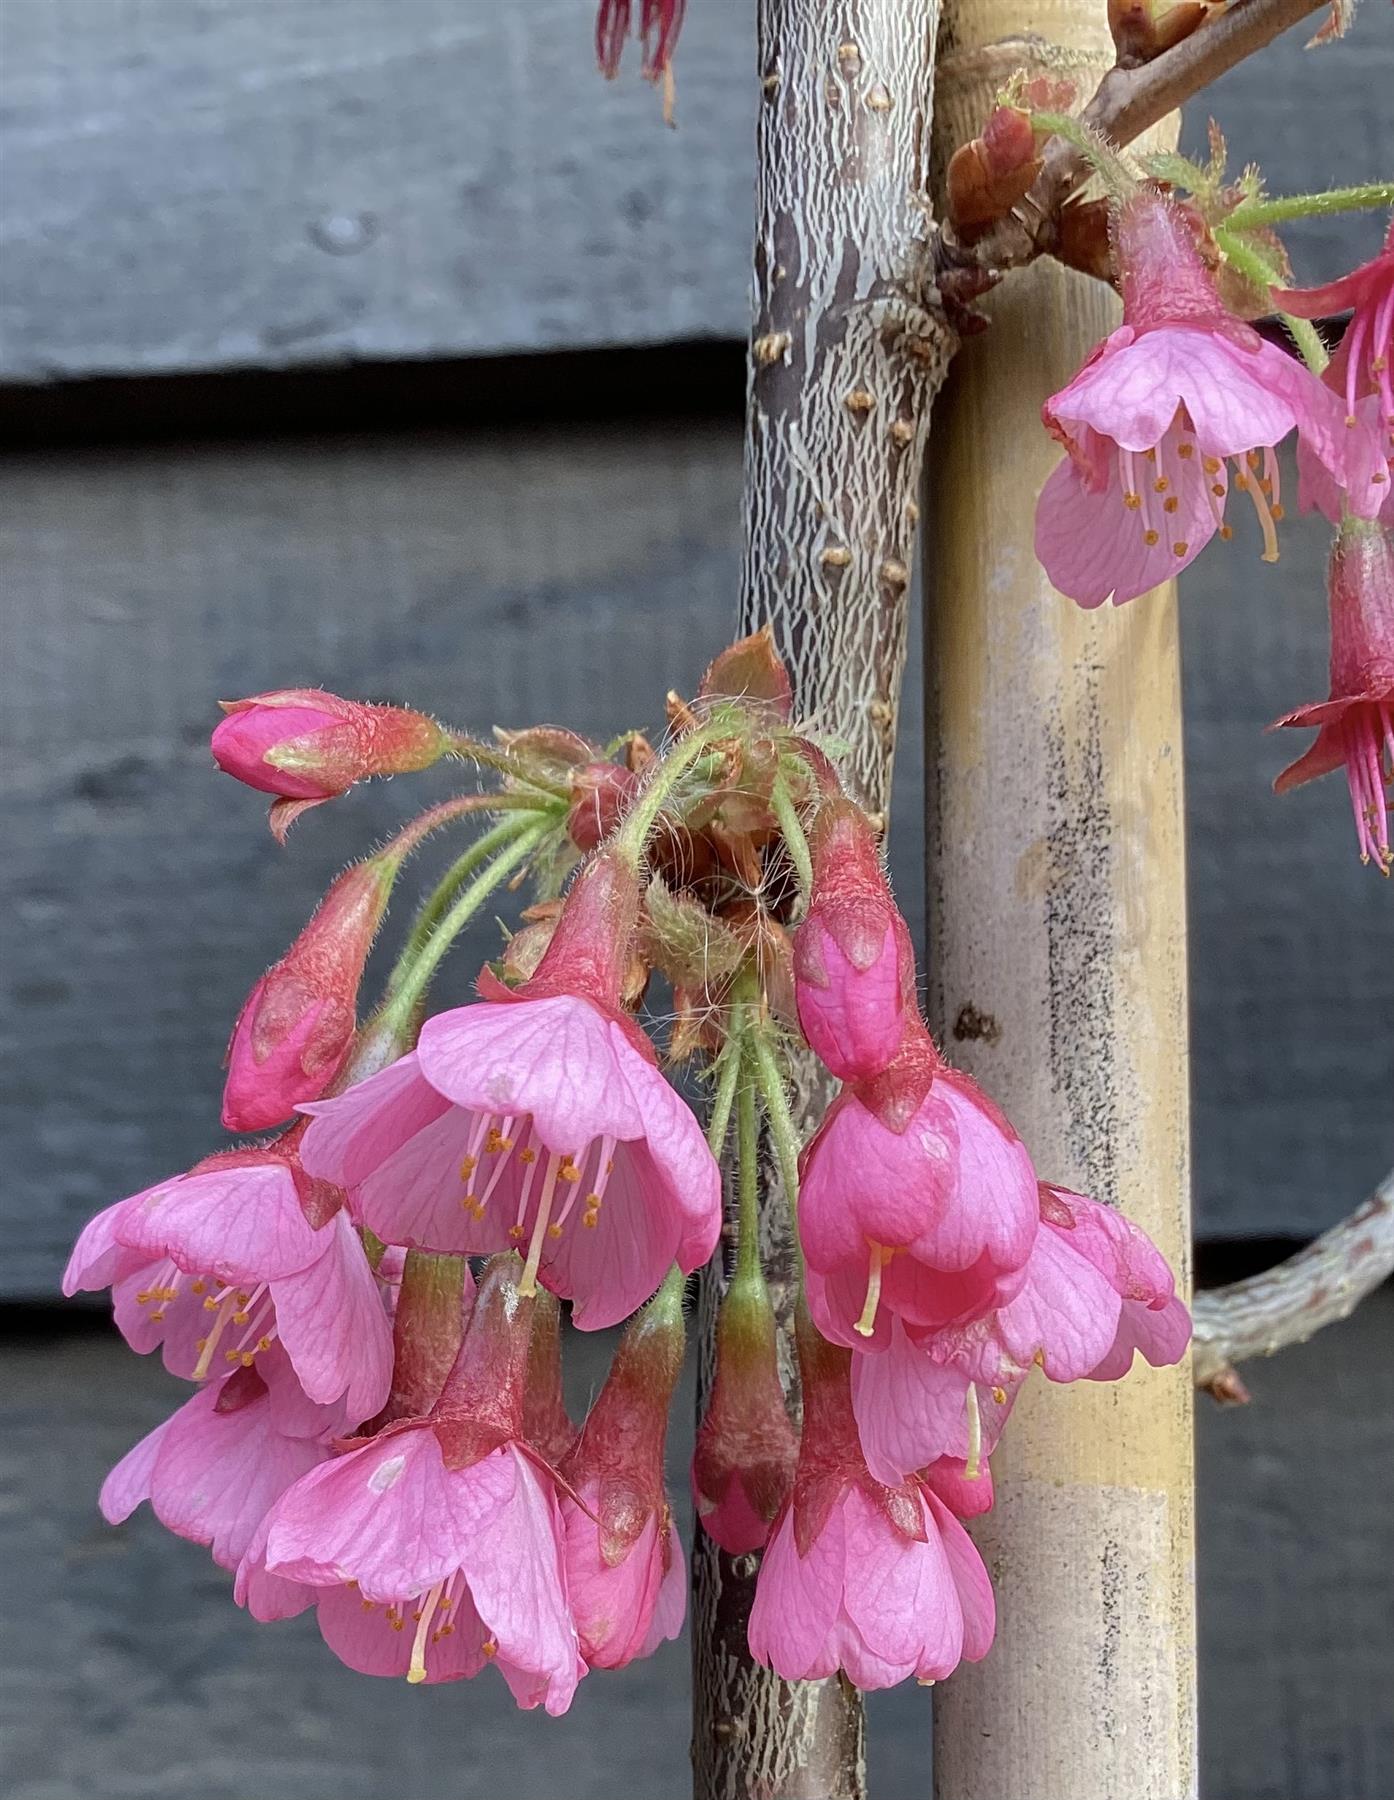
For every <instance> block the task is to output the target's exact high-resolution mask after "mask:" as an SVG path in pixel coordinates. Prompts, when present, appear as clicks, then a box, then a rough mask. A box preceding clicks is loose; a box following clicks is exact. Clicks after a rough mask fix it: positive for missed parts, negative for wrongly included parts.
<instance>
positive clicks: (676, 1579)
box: [634, 1530, 687, 1657]
mask: <svg viewBox="0 0 1394 1800" xmlns="http://www.w3.org/2000/svg"><path fill="white" fill-rule="evenodd" d="M686 1617H687V1559H686V1557H685V1556H684V1555H683V1553H682V1545H681V1544H680V1543H679V1541H678V1534H677V1532H676V1531H672V1530H670V1531H669V1533H668V1567H667V1569H666V1570H665V1571H664V1574H663V1579H662V1581H661V1582H660V1583H659V1585H658V1600H657V1602H656V1604H655V1606H654V1609H653V1617H652V1618H651V1619H650V1620H649V1628H648V1630H647V1632H645V1634H644V1640H643V1642H642V1643H641V1644H640V1646H639V1648H638V1649H637V1650H636V1651H635V1652H634V1654H635V1656H636V1657H641V1656H652V1655H653V1653H654V1651H655V1650H657V1648H658V1646H659V1645H660V1644H666V1643H669V1642H671V1640H672V1639H673V1638H675V1637H678V1636H680V1635H681V1633H682V1624H683V1620H684V1619H685V1618H686Z"/></svg>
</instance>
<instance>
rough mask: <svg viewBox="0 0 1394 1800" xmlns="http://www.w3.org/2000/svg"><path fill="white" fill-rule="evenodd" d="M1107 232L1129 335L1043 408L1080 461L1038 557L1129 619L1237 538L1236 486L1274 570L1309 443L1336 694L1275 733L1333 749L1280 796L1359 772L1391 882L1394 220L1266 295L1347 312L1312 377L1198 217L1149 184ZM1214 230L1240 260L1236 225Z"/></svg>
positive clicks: (1306, 309) (1302, 481) (1298, 770)
mask: <svg viewBox="0 0 1394 1800" xmlns="http://www.w3.org/2000/svg"><path fill="white" fill-rule="evenodd" d="M1229 204H1232V201H1230V202H1229ZM1236 216H1241V217H1242V212H1241V213H1240V214H1238V215H1236ZM1111 229H1112V267H1113V272H1114V275H1115V278H1116V280H1117V283H1118V286H1119V289H1120V291H1121V293H1122V297H1123V322H1122V324H1121V325H1120V326H1119V327H1118V329H1117V330H1116V331H1114V332H1113V333H1111V334H1110V336H1109V337H1108V338H1107V339H1106V340H1105V341H1104V343H1102V344H1101V345H1099V347H1098V348H1097V349H1096V350H1095V351H1094V353H1093V355H1092V356H1091V357H1090V358H1089V360H1088V361H1087V362H1086V363H1085V365H1084V367H1083V368H1082V369H1081V370H1080V371H1079V373H1078V374H1077V375H1076V376H1075V377H1074V379H1073V380H1072V381H1071V382H1070V383H1069V384H1068V385H1067V386H1066V387H1064V388H1062V389H1061V390H1060V392H1059V393H1057V394H1054V395H1052V396H1051V397H1050V399H1049V400H1047V401H1046V403H1045V407H1044V410H1043V417H1044V421H1045V425H1046V428H1047V430H1049V431H1050V432H1051V434H1052V435H1053V436H1054V437H1055V438H1057V439H1058V440H1059V442H1060V443H1061V444H1062V446H1063V447H1064V449H1065V452H1066V454H1065V457H1064V459H1063V460H1062V461H1061V462H1060V464H1059V465H1058V467H1057V468H1056V469H1055V470H1054V472H1053V473H1052V475H1051V476H1050V478H1049V480H1048V481H1047V482H1046V484H1045V487H1044V489H1043V490H1042V492H1041V496H1040V501H1039V504H1038V507H1037V513H1036V553H1037V556H1038V557H1039V559H1040V562H1041V564H1042V566H1043V568H1044V569H1045V572H1046V574H1047V575H1048V576H1049V578H1050V580H1051V582H1052V583H1053V584H1054V586H1055V587H1056V588H1058V589H1059V590H1060V592H1061V593H1063V594H1065V595H1067V596H1069V597H1070V598H1072V599H1074V600H1076V601H1078V603H1079V604H1080V605H1081V606H1086V607H1094V606H1099V605H1101V604H1102V603H1103V602H1104V601H1106V600H1110V599H1111V600H1112V601H1113V603H1114V604H1115V605H1121V604H1122V603H1123V602H1124V601H1127V600H1132V599H1134V598H1136V597H1137V596H1138V595H1140V594H1144V593H1146V592H1147V591H1148V590H1149V589H1151V588H1153V587H1156V586H1157V585H1158V584H1159V583H1160V582H1163V581H1165V580H1167V579H1168V578H1169V577H1170V576H1172V575H1175V574H1177V573H1179V572H1180V571H1181V570H1182V569H1184V568H1186V567H1187V566H1188V565H1189V564H1190V563H1191V562H1193V561H1194V560H1195V558H1196V557H1197V556H1198V555H1199V554H1200V552H1201V551H1202V550H1203V549H1204V548H1205V546H1206V545H1207V544H1208V543H1209V542H1210V540H1211V539H1212V538H1214V537H1217V536H1218V537H1220V538H1221V539H1227V538H1229V537H1230V536H1231V527H1230V525H1229V524H1228V523H1227V520H1226V509H1227V504H1228V501H1229V498H1230V495H1231V492H1232V491H1234V490H1237V491H1238V492H1239V493H1241V494H1242V495H1243V496H1244V497H1245V499H1246V500H1248V501H1249V503H1250V504H1251V505H1252V507H1253V510H1254V513H1255V515H1256V517H1257V520H1258V523H1259V525H1260V527H1261V530H1262V535H1263V544H1264V550H1263V558H1264V561H1266V562H1273V561H1276V560H1277V556H1278V529H1277V528H1278V524H1279V522H1280V521H1281V519H1282V517H1283V506H1282V501H1281V497H1280V496H1281V478H1280V473H1279V462H1278V454H1277V452H1278V447H1279V446H1280V445H1281V444H1282V443H1283V441H1284V440H1285V439H1286V438H1288V437H1289V435H1290V434H1293V433H1295V434H1296V439H1297V469H1298V476H1299V482H1298V495H1299V502H1300V504H1301V506H1302V508H1303V510H1304V511H1305V510H1316V511H1319V512H1320V513H1322V514H1323V515H1324V516H1325V517H1326V518H1327V519H1328V520H1329V521H1330V522H1331V524H1332V525H1333V526H1334V527H1335V528H1336V537H1335V543H1334V546H1333V549H1332V554H1331V565H1330V566H1331V574H1330V583H1329V597H1330V608H1331V694H1330V697H1329V699H1327V700H1326V701H1323V702H1321V703H1320V704H1318V705H1313V706H1306V707H1302V708H1300V709H1299V710H1297V711H1295V712H1292V713H1289V714H1288V715H1287V716H1286V717H1285V718H1283V719H1281V720H1280V721H1279V723H1280V724H1282V725H1292V726H1299V725H1305V726H1316V727H1317V728H1318V731H1319V736H1318V739H1317V742H1316V743H1315V745H1314V746H1313V747H1312V749H1311V750H1309V751H1308V752H1307V754H1306V755H1305V756H1303V757H1301V758H1300V759H1299V760H1298V761H1297V762H1296V763H1294V764H1293V765H1292V767H1291V768H1290V769H1288V770H1287V771H1286V772H1285V773H1284V774H1283V775H1281V776H1280V777H1279V778H1278V781H1277V783H1276V785H1277V787H1278V789H1279V791H1282V790H1284V789H1287V788H1289V787H1294V786H1296V785H1297V784H1298V783H1300V782H1304V781H1308V780H1311V779H1312V778H1313V777H1315V776H1317V775H1322V774H1326V773H1327V772H1328V771H1331V770H1335V769H1340V768H1344V769H1345V772H1346V777H1347V781H1348V783H1349V787H1350V794H1351V802H1352V806H1353V810H1354V814H1355V822H1356V835H1357V841H1358V844H1359V849H1360V854H1361V858H1362V860H1364V861H1366V862H1372V863H1373V864H1374V865H1375V866H1376V867H1377V868H1379V869H1380V870H1382V871H1383V873H1385V874H1388V873H1389V872H1390V868H1391V865H1392V864H1394V853H1391V849H1390V839H1389V818H1388V813H1389V793H1390V788H1391V786H1392V785H1394V578H1392V571H1394V552H1391V544H1390V532H1391V530H1394V480H1391V472H1392V471H1394V225H1392V226H1391V227H1390V228H1389V231H1388V233H1387V235H1386V237H1385V241H1384V246H1383V248H1382V249H1381V251H1380V252H1379V254H1378V255H1377V256H1375V257H1374V258H1373V259H1372V260H1371V261H1370V262H1367V263H1365V264H1363V265H1362V266H1361V267H1360V268H1358V269H1356V270H1354V271H1353V272H1352V273H1351V274H1349V275H1347V276H1345V277H1343V278H1342V279H1341V280H1340V281H1336V282H1333V283H1331V284H1329V285H1328V286H1325V287H1320V288H1309V289H1296V288H1282V287H1279V286H1277V285H1273V286H1271V287H1270V285H1269V284H1268V283H1267V282H1264V283H1262V284H1261V288H1260V292H1261V295H1262V300H1261V302H1260V304H1262V305H1264V306H1267V305H1268V304H1269V303H1270V294H1271V303H1272V304H1273V305H1275V306H1277V307H1279V308H1281V309H1282V310H1283V311H1284V312H1286V313H1287V314H1288V315H1289V316H1290V317H1292V318H1294V319H1296V320H1302V319H1316V318H1323V317H1327V316H1330V315H1334V314H1338V313H1340V312H1342V311H1343V310H1345V309H1350V310H1351V317H1350V323H1349V326H1348V328H1347V330H1346V332H1345V335H1344V337H1343V339H1342V342H1341V345H1340V347H1339V349H1338V350H1337V352H1336V354H1335V355H1334V356H1332V357H1331V358H1330V360H1329V361H1327V360H1326V356H1325V351H1324V349H1323V348H1322V346H1321V343H1320V340H1319V339H1316V338H1315V336H1314V335H1313V337H1312V339H1311V345H1310V348H1311V352H1312V357H1313V362H1314V364H1315V365H1317V366H1314V367H1310V368H1309V367H1308V366H1307V365H1306V363H1304V362H1303V361H1301V360H1299V359H1297V358H1295V357H1293V356H1291V355H1289V354H1288V353H1287V352H1286V351H1284V350H1283V349H1281V348H1279V347H1278V345H1276V344H1275V343H1272V342H1270V341H1268V340H1267V339H1265V338H1264V337H1262V336H1261V335H1260V334H1259V332H1258V331H1257V330H1256V329H1255V328H1254V326H1253V325H1252V324H1250V323H1248V322H1247V321H1246V320H1245V319H1244V318H1241V317H1239V316H1237V315H1236V313H1235V312H1233V311H1231V310H1230V308H1229V307H1227V306H1226V304H1225V301H1224V299H1223V298H1222V294H1221V286H1220V277H1222V276H1224V275H1226V274H1227V273H1228V269H1227V266H1225V265H1222V266H1221V267H1220V268H1219V269H1218V270H1217V269H1216V267H1215V266H1214V264H1215V263H1216V261H1217V260H1218V257H1219V252H1218V251H1217V250H1216V248H1215V245H1214V242H1213V241H1211V240H1210V239H1209V234H1208V232H1207V229H1206V223H1205V220H1204V218H1202V217H1201V216H1199V215H1198V213H1197V212H1196V211H1195V209H1192V208H1185V209H1183V208H1182V207H1181V206H1180V205H1178V204H1176V203H1175V201H1174V200H1173V199H1172V198H1170V197H1168V196H1164V195H1163V194H1161V193H1160V192H1158V191H1157V190H1156V189H1155V188H1148V187H1144V188H1140V189H1139V190H1138V191H1136V192H1135V193H1132V194H1130V195H1127V196H1126V197H1124V198H1122V199H1119V200H1116V201H1115V203H1114V206H1113V209H1112V218H1111ZM1216 235H1217V236H1218V237H1219V238H1220V239H1221V240H1222V242H1225V243H1231V246H1232V247H1233V248H1236V250H1237V251H1238V252H1240V253H1242V248H1243V247H1242V245H1237V246H1236V245H1234V244H1233V240H1230V239H1228V238H1226V237H1225V233H1224V228H1223V226H1222V227H1220V229H1219V231H1218V233H1217V234H1216ZM1207 250H1208V252H1209V255H1208V256H1207ZM1260 267H1262V265H1260ZM1321 365H1324V366H1321Z"/></svg>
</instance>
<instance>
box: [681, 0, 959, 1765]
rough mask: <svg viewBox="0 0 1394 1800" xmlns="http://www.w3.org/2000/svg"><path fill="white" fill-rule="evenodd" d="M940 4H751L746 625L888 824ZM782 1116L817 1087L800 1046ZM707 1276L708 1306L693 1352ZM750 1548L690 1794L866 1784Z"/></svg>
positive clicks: (716, 1566)
mask: <svg viewBox="0 0 1394 1800" xmlns="http://www.w3.org/2000/svg"><path fill="white" fill-rule="evenodd" d="M937 23H938V5H937V0H760V3H759V60H758V77H759V81H760V84H761V96H762V98H761V108H760V119H759V125H758V135H757V218H756V237H755V282H754V288H755V292H754V313H755V322H754V331H753V335H752V343H751V351H750V364H749V392H748V402H747V417H746V448H745V562H744V573H743V581H742V592H741V608H740V629H741V630H742V632H747V631H753V630H755V629H757V628H758V627H759V626H761V625H763V624H766V623H768V624H770V625H772V626H773V628H774V632H775V637H776V641H777V643H778V647H779V650H780V653H781V655H782V656H784V658H785V659H786V661H787V663H788V665H789V669H790V673H791V675H792V676H793V679H794V692H795V696H796V704H797V707H798V711H799V714H800V716H801V717H803V718H805V719H807V720H808V721H810V722H811V724H812V725H813V726H814V727H815V728H816V729H818V730H820V731H822V732H824V733H826V734H828V735H829V736H832V737H835V738H838V739H840V740H841V742H842V746H843V749H844V751H845V754H844V756H843V769H844V772H845V774H846V777H847V779H848V781H849V784H850V785H851V786H852V788H853V789H854V791H855V792H856V794H857V796H858V798H859V799H860V800H862V801H863V802H864V803H865V805H866V806H867V807H868V808H869V809H870V810H871V811H872V812H873V813H876V814H879V815H881V817H882V820H883V821H884V818H885V815H886V810H887V805H888V801H889V796H890V779H891V760H892V755H893V752H894V748H895V729H896V714H897V709H898V705H899V699H900V682H901V676H902V674H903V671H904V665H905V633H906V606H907V598H908V593H909V586H910V570H911V562H912V547H913V544H914V540H915V528H916V524H917V521H918V518H919V506H918V493H919V485H920V476H921V467H922V460H923V454H924V441H925V433H926V429H927V425H928V417H929V406H930V402H931V401H932V399H933V397H934V394H935V392H936V391H937V389H938V387H939V384H940V382H941V381H942V380H943V376H944V372H945V369H946V368H947V365H948V359H949V356H950V354H951V351H952V338H951V334H950V333H949V331H948V330H947V329H946V327H945V325H944V322H943V320H942V318H941V317H939V316H938V315H937V313H934V312H931V311H927V310H926V309H925V304H924V301H923V300H922V299H921V298H920V297H919V296H918V294H917V286H918V280H919V275H920V272H921V270H922V267H923V256H922V246H923V243H924V240H925V238H926V235H927V232H928V218H927V215H926V213H925V212H924V211H923V210H922V209H921V207H920V205H919V204H918V199H917V197H919V196H923V195H924V194H925V192H926V187H927V176H928V143H929V113H930V95H931V84H932V80H933V64H934V39H935V31H936V27H937ZM796 1088H797V1091H796V1094H795V1112H796V1116H797V1117H798V1119H799V1121H800V1123H801V1124H802V1125H804V1126H805V1127H810V1126H811V1125H812V1124H813V1123H815V1122H816V1120H817V1117H818V1116H819V1114H820V1113H821V1110H822V1107H823V1105H824V1104H825V1103H826V1100H827V1098H828V1094H827V1089H826V1088H825V1086H824V1085H823V1082H822V1080H820V1078H819V1076H818V1074H817V1072H816V1069H815V1066H814V1064H813V1062H812V1059H806V1060H805V1061H804V1062H803V1063H802V1064H801V1065H800V1067H799V1069H798V1070H797V1072H796ZM764 1161H765V1163H766V1174H767V1179H766V1181H765V1183H764V1184H763V1194H764V1198H765V1201H766V1202H767V1203H766V1204H764V1205H763V1207H762V1215H763V1235H764V1249H765V1253H766V1269H767V1272H768V1275H769V1278H770V1284H771V1289H772V1292H773V1295H774V1300H775V1304H776V1307H777V1309H778V1310H779V1313H780V1318H781V1323H782V1326H783V1328H784V1332H783V1335H784V1345H783V1353H782V1358H781V1361H782V1365H783V1367H784V1369H785V1374H786V1382H787V1383H788V1384H790V1385H791V1387H792V1382H793V1379H794V1377H793V1357H792V1352H791V1348H790V1345H789V1341H788V1325H789V1320H790V1315H791V1312H792V1307H793V1301H794V1294H795V1286H794V1259H793V1253H792V1249H793V1247H792V1244H791V1242H790V1239H789V1235H788V1232H787V1229H786V1228H785V1220H786V1216H787V1215H786V1211H785V1208H784V1205H783V1200H782V1196H781V1195H780V1194H779V1191H778V1182H777V1179H776V1178H775V1177H774V1175H773V1171H772V1169H770V1168H769V1166H768V1159H764ZM715 1287H716V1283H715V1282H714V1281H709V1282H708V1283H707V1291H706V1293H705V1294H704V1300H703V1317H704V1322H705V1327H706V1330H705V1334H704V1347H705V1350H706V1354H707V1356H708V1357H709V1355H710V1342H711V1340H710V1327H711V1322H712V1318H713V1316H714V1310H715V1299H716V1294H715ZM757 1566H758V1559H756V1558H754V1557H742V1558H736V1559H734V1561H733V1559H731V1558H730V1557H727V1556H725V1555H723V1554H721V1553H720V1552H718V1551H717V1550H716V1549H715V1548H714V1546H713V1545H712V1544H711V1543H710V1542H709V1541H707V1540H706V1539H705V1538H704V1537H703V1536H702V1534H701V1533H700V1531H699V1532H698V1533H697V1542H696V1544H695V1546H694V1552H693V1620H692V1633H693V1663H694V1683H693V1766H694V1776H695V1781H694V1791H695V1793H696V1795H697V1800H862V1796H863V1795H864V1794H865V1791H866V1782H865V1768H864V1757H863V1724H862V1709H861V1701H860V1697H859V1696H858V1695H857V1694H856V1692H855V1691H854V1690H853V1689H852V1688H851V1687H849V1686H848V1685H847V1684H846V1683H845V1682H842V1681H839V1680H833V1681H823V1682H807V1683H795V1684H791V1683H787V1682H783V1681H780V1680H779V1679H778V1678H777V1677H776V1676H774V1675H772V1674H771V1673H770V1672H769V1671H768V1670H764V1669H759V1668H756V1667H755V1666H754V1665H753V1664H752V1663H751V1661H750V1657H749V1654H748V1651H747V1649H746V1637H745V1628H746V1620H747V1618H748V1616H749V1611H750V1601H751V1596H752V1591H753V1586H754V1577H755V1569H756V1567H757Z"/></svg>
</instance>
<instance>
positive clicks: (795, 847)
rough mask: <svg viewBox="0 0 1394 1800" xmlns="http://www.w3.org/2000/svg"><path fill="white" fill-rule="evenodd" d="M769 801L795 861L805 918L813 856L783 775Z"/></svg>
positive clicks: (773, 788) (811, 881)
mask: <svg viewBox="0 0 1394 1800" xmlns="http://www.w3.org/2000/svg"><path fill="white" fill-rule="evenodd" d="M770 805H771V807H772V808H773V809H774V816H775V818H776V819H777V820H778V821H779V829H780V833H781V834H782V836H783V838H784V848H785V849H786V850H787V851H788V852H789V860H790V862H791V863H793V865H794V873H795V875H796V876H797V877H798V882H799V907H798V916H799V917H800V918H802V917H803V916H804V914H805V913H807V911H808V897H809V895H810V894H811V893H812V891H813V858H812V856H811V855H810V854H809V849H808V838H807V836H806V835H805V833H804V828H803V822H802V821H801V820H800V818H799V814H798V809H797V808H796V807H795V805H794V802H793V799H792V797H791V796H790V793H789V786H788V783H787V782H786V781H785V779H784V777H783V775H782V774H781V775H776V776H775V779H774V786H773V787H772V789H771V790H770Z"/></svg>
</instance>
